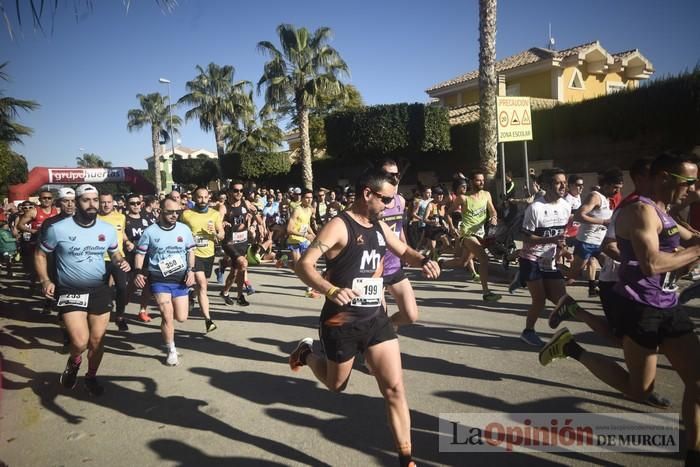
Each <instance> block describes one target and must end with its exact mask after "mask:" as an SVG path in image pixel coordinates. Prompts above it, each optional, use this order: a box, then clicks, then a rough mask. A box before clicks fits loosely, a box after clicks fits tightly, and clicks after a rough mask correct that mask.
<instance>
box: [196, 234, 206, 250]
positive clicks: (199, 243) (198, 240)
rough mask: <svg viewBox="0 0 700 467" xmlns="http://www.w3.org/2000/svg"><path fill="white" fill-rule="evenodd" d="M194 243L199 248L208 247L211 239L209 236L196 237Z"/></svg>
mask: <svg viewBox="0 0 700 467" xmlns="http://www.w3.org/2000/svg"><path fill="white" fill-rule="evenodd" d="M194 244H195V245H197V246H198V247H199V248H206V247H208V246H209V239H208V238H207V237H199V236H197V237H194Z"/></svg>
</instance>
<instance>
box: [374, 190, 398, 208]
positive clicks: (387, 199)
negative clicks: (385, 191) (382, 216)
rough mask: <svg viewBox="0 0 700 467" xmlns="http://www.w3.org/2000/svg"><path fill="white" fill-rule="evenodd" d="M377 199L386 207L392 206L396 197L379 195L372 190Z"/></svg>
mask: <svg viewBox="0 0 700 467" xmlns="http://www.w3.org/2000/svg"><path fill="white" fill-rule="evenodd" d="M370 191H371V192H372V193H373V194H374V195H375V196H376V197H378V198H379V199H381V200H382V203H384V205H385V206H388V205H390V204H391V203H393V202H394V197H393V196H384V195H382V194H381V193H377V192H376V191H374V190H370Z"/></svg>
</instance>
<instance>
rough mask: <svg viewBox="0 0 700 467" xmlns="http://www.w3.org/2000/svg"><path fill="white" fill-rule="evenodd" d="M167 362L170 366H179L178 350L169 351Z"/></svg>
mask: <svg viewBox="0 0 700 467" xmlns="http://www.w3.org/2000/svg"><path fill="white" fill-rule="evenodd" d="M212 324H213V323H212ZM165 363H166V364H167V365H168V366H177V365H179V364H180V360H178V358H177V350H171V351H169V352H168V358H167V359H165Z"/></svg>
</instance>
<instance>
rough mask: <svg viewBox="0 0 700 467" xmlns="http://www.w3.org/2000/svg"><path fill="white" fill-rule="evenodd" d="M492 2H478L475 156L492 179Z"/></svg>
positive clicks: (494, 148)
mask: <svg viewBox="0 0 700 467" xmlns="http://www.w3.org/2000/svg"><path fill="white" fill-rule="evenodd" d="M497 79H498V78H497V76H496V0H479V113H480V117H479V155H480V160H481V170H483V171H484V175H485V176H486V177H487V178H489V179H493V177H494V176H495V175H496V169H497V166H498V153H497V144H498V143H497V130H498V127H497V126H496V125H497V121H496V90H497V88H498V83H497Z"/></svg>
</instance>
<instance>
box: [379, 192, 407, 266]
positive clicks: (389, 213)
mask: <svg viewBox="0 0 700 467" xmlns="http://www.w3.org/2000/svg"><path fill="white" fill-rule="evenodd" d="M401 199H402V198H401V195H394V206H393V207H391V208H386V209H385V210H384V212H383V213H382V220H383V221H384V222H386V225H387V226H389V228H390V229H391V231H392V232H394V235H396V238H400V237H401V231H402V230H403V214H404V207H405V206H403V204H402V203H401ZM399 269H401V260H400V259H399V257H398V256H396V255H395V254H394V253H393V252H392V251H390V250H387V252H386V256H384V277H387V276H390V275H392V274H394V273H395V272H396V271H398V270H399Z"/></svg>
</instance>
